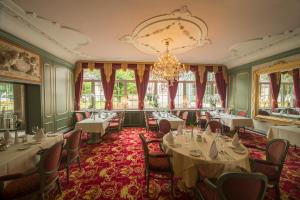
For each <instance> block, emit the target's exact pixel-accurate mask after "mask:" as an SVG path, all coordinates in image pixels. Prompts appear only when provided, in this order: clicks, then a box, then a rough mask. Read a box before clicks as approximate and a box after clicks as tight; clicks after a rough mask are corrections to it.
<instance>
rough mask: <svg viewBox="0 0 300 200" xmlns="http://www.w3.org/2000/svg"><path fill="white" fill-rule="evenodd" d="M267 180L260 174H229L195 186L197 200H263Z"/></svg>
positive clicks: (206, 180)
mask: <svg viewBox="0 0 300 200" xmlns="http://www.w3.org/2000/svg"><path fill="white" fill-rule="evenodd" d="M267 184H268V179H267V177H266V176H265V175H263V174H261V173H245V172H229V173H224V174H222V175H221V176H219V178H218V179H216V180H213V179H207V178H206V179H204V180H201V181H199V182H198V183H197V185H196V188H195V190H196V196H197V199H208V200H211V199H216V200H217V199H221V200H223V199H224V200H240V199H243V200H263V199H264V196H265V193H266V188H267Z"/></svg>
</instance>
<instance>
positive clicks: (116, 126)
mask: <svg viewBox="0 0 300 200" xmlns="http://www.w3.org/2000/svg"><path fill="white" fill-rule="evenodd" d="M123 121H124V112H120V113H118V116H117V117H115V118H114V119H112V120H110V122H109V124H108V130H109V131H121V130H122V123H123Z"/></svg>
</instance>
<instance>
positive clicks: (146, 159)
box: [139, 133, 149, 169]
mask: <svg viewBox="0 0 300 200" xmlns="http://www.w3.org/2000/svg"><path fill="white" fill-rule="evenodd" d="M139 137H140V139H141V141H142V146H143V150H144V156H145V167H146V168H147V169H148V168H149V148H148V144H147V141H146V139H145V136H144V135H143V134H142V133H139Z"/></svg>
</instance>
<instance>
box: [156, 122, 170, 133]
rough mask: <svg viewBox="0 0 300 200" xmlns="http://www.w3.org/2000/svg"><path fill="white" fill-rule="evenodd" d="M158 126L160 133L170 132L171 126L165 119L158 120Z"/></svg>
mask: <svg viewBox="0 0 300 200" xmlns="http://www.w3.org/2000/svg"><path fill="white" fill-rule="evenodd" d="M158 126H159V132H160V133H163V134H167V133H169V132H170V131H171V124H170V122H169V121H168V120H166V119H162V120H160V121H159V124H158Z"/></svg>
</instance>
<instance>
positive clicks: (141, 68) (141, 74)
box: [136, 64, 145, 83]
mask: <svg viewBox="0 0 300 200" xmlns="http://www.w3.org/2000/svg"><path fill="white" fill-rule="evenodd" d="M136 69H137V74H138V77H139V79H140V83H142V82H143V78H144V73H145V64H138V65H137V68H136Z"/></svg>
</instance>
